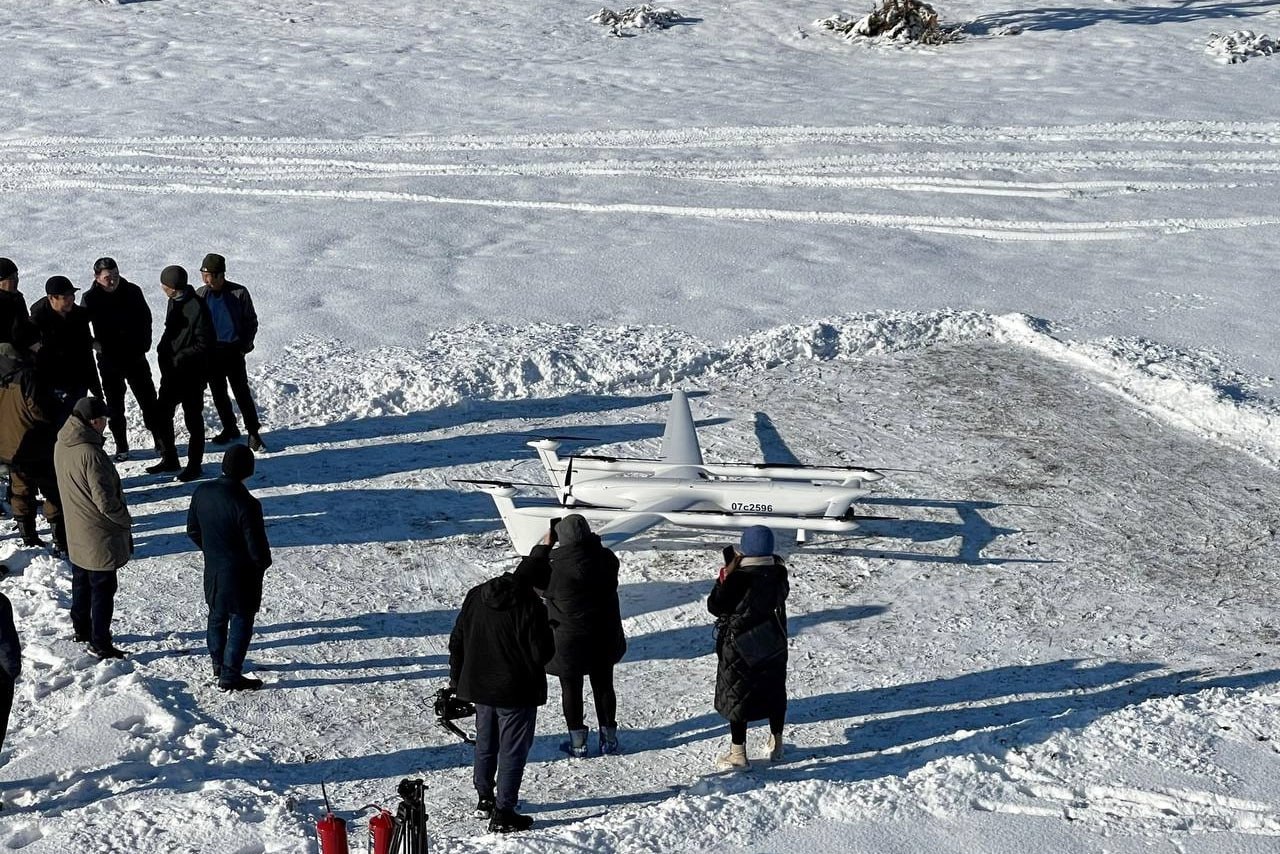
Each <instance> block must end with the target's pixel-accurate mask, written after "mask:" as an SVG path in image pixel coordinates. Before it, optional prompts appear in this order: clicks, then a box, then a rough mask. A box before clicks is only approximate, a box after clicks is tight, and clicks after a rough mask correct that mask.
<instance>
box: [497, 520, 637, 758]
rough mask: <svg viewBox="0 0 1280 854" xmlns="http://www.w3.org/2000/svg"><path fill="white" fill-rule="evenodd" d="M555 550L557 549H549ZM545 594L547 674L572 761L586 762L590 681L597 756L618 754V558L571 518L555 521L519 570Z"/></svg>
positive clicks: (621, 650)
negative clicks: (555, 688) (551, 652)
mask: <svg viewBox="0 0 1280 854" xmlns="http://www.w3.org/2000/svg"><path fill="white" fill-rule="evenodd" d="M553 547H554V548H553ZM520 566H521V568H522V569H524V570H525V571H528V572H530V573H532V575H533V577H534V578H535V579H537V580H540V581H544V582H545V583H542V584H535V586H539V587H543V588H545V589H544V590H543V599H544V600H546V603H547V615H548V617H549V618H550V620H551V627H552V629H553V630H554V632H555V637H556V655H555V658H553V659H551V661H550V662H549V663H548V664H547V672H548V673H550V674H551V675H553V676H558V677H560V698H561V705H562V707H563V710H564V721H565V725H566V727H567V728H568V730H569V741H568V743H567V744H565V745H564V749H565V752H566V753H568V754H569V755H570V756H586V755H587V733H588V730H587V725H586V722H585V716H584V711H583V705H584V704H583V698H582V689H583V679H584V678H585V679H589V680H590V681H591V694H592V696H593V697H594V698H595V707H596V724H597V725H598V726H599V727H600V752H601V753H603V754H610V753H617V752H618V749H619V747H618V720H617V714H618V696H617V693H616V692H615V691H614V687H613V668H614V665H616V664H617V663H618V662H619V661H621V660H622V656H623V655H624V654H625V653H626V651H627V638H626V635H625V634H624V633H623V630H622V614H621V609H620V608H619V606H618V557H617V555H615V554H614V553H613V552H612V551H610V550H609V549H607V548H605V547H604V545H603V544H601V542H600V537H599V535H597V534H595V533H593V532H592V531H591V528H590V526H588V524H587V520H586V519H584V518H583V517H582V516H581V515H580V514H578V513H571V514H570V515H568V516H565V517H564V518H563V519H560V520H558V521H556V522H555V523H554V525H553V527H552V528H551V530H550V531H548V532H547V536H546V539H545V540H544V542H542V543H540V544H538V545H536V546H534V547H533V550H532V551H531V552H530V553H529V556H528V557H526V558H525V559H524V560H522V561H521V562H520Z"/></svg>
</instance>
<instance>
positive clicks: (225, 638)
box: [187, 445, 271, 691]
mask: <svg viewBox="0 0 1280 854" xmlns="http://www.w3.org/2000/svg"><path fill="white" fill-rule="evenodd" d="M253 468H254V459H253V451H251V450H249V449H248V448H246V447H245V446H244V445H234V446H232V447H231V448H228V449H227V452H226V453H225V454H224V455H223V457H222V477H220V478H218V479H217V480H214V481H211V482H209V483H203V484H201V485H200V486H199V487H197V489H196V491H195V494H194V495H192V496H191V507H190V509H189V510H188V511H187V536H188V537H190V538H191V542H193V543H195V544H196V546H198V547H199V549H200V551H201V552H203V553H204V600H205V603H206V604H207V605H208V606H209V620H208V634H207V641H208V646H209V657H210V659H212V662H213V676H214V678H215V679H217V680H218V687H219V688H221V689H222V690H224V691H256V690H257V689H258V688H261V687H262V680H261V679H255V678H253V677H250V676H245V675H244V672H243V671H244V659H245V655H246V654H247V653H248V651H249V640H250V638H251V637H252V635H253V621H254V618H255V617H256V616H257V614H258V609H259V608H260V607H261V606H262V579H263V575H264V574H265V573H266V571H267V567H269V566H271V544H270V543H268V542H267V528H266V524H265V522H264V520H263V518H262V502H260V501H258V499H256V498H254V497H253V496H252V495H250V494H249V490H248V488H247V487H246V486H245V485H244V482H245V481H246V480H248V479H249V478H250V477H252V476H253Z"/></svg>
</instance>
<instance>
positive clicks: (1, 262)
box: [0, 258, 18, 281]
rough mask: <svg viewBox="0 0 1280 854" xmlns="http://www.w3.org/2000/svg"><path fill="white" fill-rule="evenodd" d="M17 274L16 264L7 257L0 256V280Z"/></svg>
mask: <svg viewBox="0 0 1280 854" xmlns="http://www.w3.org/2000/svg"><path fill="white" fill-rule="evenodd" d="M16 275H18V265H17V264H15V263H13V262H12V261H10V260H9V259H8V258H0V281H3V280H4V279H12V278H13V277H14V276H16Z"/></svg>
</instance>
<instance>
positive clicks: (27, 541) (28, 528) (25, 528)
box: [18, 516, 48, 546]
mask: <svg viewBox="0 0 1280 854" xmlns="http://www.w3.org/2000/svg"><path fill="white" fill-rule="evenodd" d="M18 524H19V525H20V526H21V527H22V544H23V545H24V546H47V545H48V543H46V542H45V541H44V540H42V539H40V538H39V537H38V536H36V517H35V516H23V517H22V518H21V519H19V520H18Z"/></svg>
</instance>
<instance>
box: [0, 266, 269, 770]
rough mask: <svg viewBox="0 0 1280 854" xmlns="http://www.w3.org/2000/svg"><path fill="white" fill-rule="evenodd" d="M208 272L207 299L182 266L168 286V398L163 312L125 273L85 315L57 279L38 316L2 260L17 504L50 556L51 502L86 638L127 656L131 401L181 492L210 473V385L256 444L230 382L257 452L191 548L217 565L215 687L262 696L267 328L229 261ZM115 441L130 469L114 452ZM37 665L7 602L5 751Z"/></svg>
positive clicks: (7, 415) (216, 499) (66, 283)
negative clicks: (260, 408) (259, 344)
mask: <svg viewBox="0 0 1280 854" xmlns="http://www.w3.org/2000/svg"><path fill="white" fill-rule="evenodd" d="M200 273H201V278H202V279H203V282H204V285H203V287H201V288H200V289H199V290H197V289H196V288H194V287H193V286H192V285H191V284H190V283H189V282H188V280H187V272H186V270H185V269H184V268H182V267H180V266H177V265H173V266H169V267H166V268H165V269H164V270H163V271H162V272H161V273H160V287H161V289H162V290H163V292H164V294H165V297H166V298H167V300H168V309H167V311H166V314H165V319H164V328H163V331H162V332H161V335H160V339H159V341H158V343H157V344H156V356H157V361H158V363H159V367H160V387H159V391H158V392H157V390H156V387H155V384H154V383H153V381H152V374H151V367H150V365H149V364H148V361H147V353H148V352H149V351H150V349H151V345H152V330H151V327H152V316H151V310H150V308H149V307H148V305H147V301H146V299H145V297H144V296H143V294H142V291H141V289H140V288H139V287H138V286H137V285H135V284H133V283H132V282H129V281H128V280H127V279H125V278H124V277H123V276H121V275H120V270H119V266H118V265H117V264H116V262H115V261H114V260H113V259H111V258H99V259H98V260H97V261H96V262H95V263H94V265H93V274H94V275H93V284H92V285H91V286H90V287H89V288H88V290H87V291H86V292H85V294H84V295H83V297H82V298H81V301H80V304H78V305H77V304H76V301H75V295H76V293H77V291H78V290H79V288H77V287H76V286H75V285H74V284H73V283H72V282H71V280H70V279H68V278H66V277H65V276H51V277H50V278H49V279H48V280H47V281H46V283H45V296H44V298H42V299H40V300H39V301H37V302H36V303H35V304H34V305H33V306H31V308H30V309H29V310H28V307H27V303H26V299H25V298H24V296H23V294H22V292H21V291H19V290H18V284H19V271H18V267H17V265H16V264H15V263H14V262H13V261H12V260H10V259H8V258H0V464H3V466H5V467H7V469H8V491H9V504H10V507H11V508H12V511H13V516H14V519H15V521H17V523H18V525H19V528H20V531H21V535H22V540H23V543H24V544H25V545H27V546H44V545H47V544H46V543H45V541H43V540H41V539H40V537H39V536H38V534H37V532H36V505H37V499H38V498H40V499H43V511H44V516H45V519H46V521H47V522H48V523H49V526H50V529H51V532H52V539H53V548H54V551H55V553H56V554H58V555H59V556H62V557H65V558H66V559H67V561H68V562H69V563H70V564H71V582H72V583H71V624H72V629H73V632H74V638H75V640H76V641H77V642H82V643H85V644H87V648H88V651H89V652H90V653H91V654H92V655H94V656H96V657H98V658H100V659H112V658H123V657H124V656H125V655H126V653H125V651H124V650H122V649H120V648H119V647H117V646H116V645H115V643H114V640H113V637H112V632H111V621H112V615H113V612H114V608H115V594H116V590H117V575H116V572H117V570H119V569H120V568H121V567H122V566H124V565H125V564H126V563H127V562H128V561H129V559H130V558H131V557H132V555H133V535H132V525H133V520H132V518H131V516H130V514H129V509H128V505H127V503H126V500H125V493H124V488H123V485H122V483H121V480H120V475H119V473H118V471H117V470H116V466H115V464H116V463H117V462H123V461H126V460H128V459H129V458H130V454H131V450H130V447H129V431H128V424H127V422H126V419H125V415H124V412H125V391H126V387H127V388H129V389H131V390H132V392H133V396H134V399H135V400H136V401H137V404H138V408H139V410H140V411H141V414H142V419H143V422H144V426H145V428H146V429H147V430H148V431H149V432H150V433H151V436H152V438H153V440H154V442H155V448H156V451H157V453H158V454H159V457H160V459H159V461H158V462H157V463H156V464H154V465H152V466H149V467H147V469H146V471H147V472H148V473H151V474H158V473H164V472H179V474H178V476H177V479H178V480H179V481H183V482H188V481H193V480H197V479H199V478H202V477H203V475H204V472H203V454H204V391H205V388H206V386H207V387H209V389H210V390H211V392H212V396H213V400H214V405H215V407H216V409H217V411H218V415H219V418H220V419H221V420H222V432H220V433H219V434H217V435H216V436H214V437H213V438H212V440H211V441H212V442H214V443H215V444H226V443H229V442H233V441H234V440H235V439H237V438H239V437H240V435H241V434H240V431H239V429H238V426H237V424H236V419H235V414H234V411H233V410H232V408H231V402H230V397H229V396H228V391H227V386H228V384H229V385H230V387H231V393H232V394H234V396H235V399H236V403H237V404H238V406H239V408H240V413H241V415H242V416H243V418H244V424H245V430H246V433H247V434H248V441H247V444H234V445H232V446H231V448H230V449H228V450H227V452H226V454H225V456H224V458H223V462H222V472H223V474H222V477H220V478H218V479H216V480H212V481H208V482H206V483H203V484H201V485H200V486H198V487H197V488H196V490H195V493H194V495H193V496H192V499H191V505H190V509H189V511H188V519H187V534H188V536H189V537H190V539H191V540H192V542H193V543H194V544H195V545H196V546H197V547H198V548H200V549H201V551H202V552H203V554H204V562H205V571H204V592H205V599H206V604H207V605H208V607H209V614H208V625H207V638H208V648H209V653H210V657H211V659H212V665H213V676H214V678H215V680H216V681H217V683H218V686H219V687H220V688H223V689H224V690H229V691H242V690H253V689H255V688H259V687H261V686H262V682H261V681H260V680H258V679H253V678H251V677H247V676H245V675H244V674H243V672H242V671H243V666H244V659H245V656H246V653H247V650H248V645H249V638H250V635H251V634H252V632H253V620H254V616H255V615H256V613H257V611H258V608H259V605H260V603H261V598H262V579H263V573H264V572H265V570H266V568H267V567H268V566H270V564H271V551H270V545H269V543H268V541H267V537H266V528H265V525H264V522H263V515H262V505H261V504H260V503H259V502H258V500H257V499H255V498H254V497H253V496H252V495H251V494H250V493H249V491H248V489H247V488H246V487H245V485H244V481H245V480H247V479H248V478H249V477H250V476H251V475H252V474H253V471H254V451H262V450H265V446H264V445H263V442H262V439H261V436H260V433H259V431H260V429H261V424H260V422H259V420H258V413H257V408H256V406H255V404H254V401H253V396H252V394H251V393H250V390H249V386H248V378H247V375H246V371H245V354H247V353H248V352H250V351H251V350H252V349H253V346H254V337H255V336H256V334H257V330H258V318H257V315H256V313H255V311H254V308H253V301H252V300H251V299H250V297H249V293H248V291H247V290H246V289H245V288H244V287H243V286H241V285H238V284H236V283H234V282H230V281H228V280H227V279H226V259H225V258H223V256H221V255H217V254H209V255H206V256H205V258H204V263H203V264H202V265H201V268H200ZM95 356H96V359H95ZM178 406H181V407H182V408H183V414H184V417H185V420H186V425H187V430H188V432H189V434H190V443H189V445H188V454H187V463H186V465H185V466H183V465H182V464H181V461H180V459H179V457H178V451H177V445H176V440H175V431H174V425H173V418H174V414H175V412H176V409H177V407H178ZM108 431H109V432H110V433H111V435H112V438H113V439H114V443H115V453H114V456H108V455H107V453H106V450H105V444H106V434H107V432H108ZM21 661H22V659H21V654H20V648H19V641H18V634H17V632H16V629H15V626H14V622H13V609H12V606H11V604H10V602H9V600H8V599H7V598H6V597H4V595H3V594H0V745H2V744H3V739H4V733H5V731H6V729H7V726H8V719H9V711H10V708H11V706H12V701H13V687H14V682H15V681H16V680H17V678H18V676H19V675H20V672H21Z"/></svg>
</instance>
